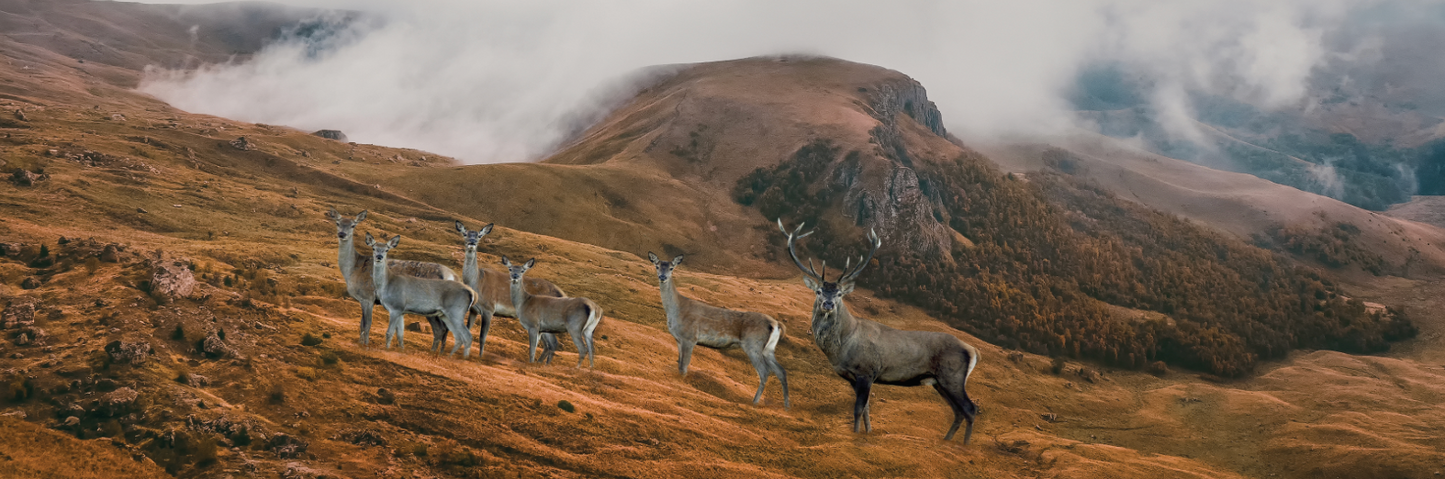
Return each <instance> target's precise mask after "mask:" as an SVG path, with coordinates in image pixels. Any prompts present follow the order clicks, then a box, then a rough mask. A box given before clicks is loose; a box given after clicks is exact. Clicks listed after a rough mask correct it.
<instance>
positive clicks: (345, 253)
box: [336, 234, 361, 283]
mask: <svg viewBox="0 0 1445 479" xmlns="http://www.w3.org/2000/svg"><path fill="white" fill-rule="evenodd" d="M355 240H356V235H354V234H350V235H346V239H344V240H341V248H340V251H338V252H337V255H336V266H338V267H340V268H341V276H342V277H345V278H346V282H347V283H350V282H351V272H352V271H355V270H356V263H358V262H359V261H360V260H361V258H360V257H358V255H357V254H356V241H355Z"/></svg>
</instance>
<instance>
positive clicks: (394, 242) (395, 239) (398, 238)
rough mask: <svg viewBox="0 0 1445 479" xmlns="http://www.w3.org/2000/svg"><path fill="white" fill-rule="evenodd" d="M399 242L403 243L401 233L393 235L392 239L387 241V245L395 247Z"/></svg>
mask: <svg viewBox="0 0 1445 479" xmlns="http://www.w3.org/2000/svg"><path fill="white" fill-rule="evenodd" d="M399 244H401V235H396V236H392V237H391V241H387V242H386V245H387V246H390V247H392V248H395V247H396V245H399Z"/></svg>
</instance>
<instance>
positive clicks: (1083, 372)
mask: <svg viewBox="0 0 1445 479" xmlns="http://www.w3.org/2000/svg"><path fill="white" fill-rule="evenodd" d="M1078 374H1079V377H1080V378H1083V379H1084V380H1085V381H1088V382H1091V383H1094V382H1098V381H1099V379H1101V378H1103V375H1101V374H1099V372H1098V371H1095V370H1093V369H1089V368H1085V367H1080V368H1079V371H1078Z"/></svg>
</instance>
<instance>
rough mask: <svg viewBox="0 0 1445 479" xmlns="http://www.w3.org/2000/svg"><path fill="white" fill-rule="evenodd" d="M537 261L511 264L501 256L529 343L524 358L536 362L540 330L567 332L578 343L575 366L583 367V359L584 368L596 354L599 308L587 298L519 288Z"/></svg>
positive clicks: (518, 320) (519, 318) (593, 361)
mask: <svg viewBox="0 0 1445 479" xmlns="http://www.w3.org/2000/svg"><path fill="white" fill-rule="evenodd" d="M536 264H537V259H536V258H533V259H530V260H527V262H526V263H524V264H520V265H514V264H512V262H511V261H509V260H508V259H507V257H506V256H503V257H502V265H503V266H506V267H507V270H508V272H510V273H511V276H510V277H511V280H512V304H514V305H516V306H517V322H520V323H522V327H523V328H525V329H526V330H527V336H528V339H529V341H528V342H529V343H530V345H531V347H530V348H529V349H528V350H527V361H528V362H535V361H536V360H535V359H534V358H536V356H537V340H538V338H540V337H541V334H542V333H567V334H569V335H571V336H572V344H575V345H577V367H579V368H580V367H582V360H583V359H587V360H588V362H587V367H589V368H590V367H593V366H595V365H596V362H597V355H596V354H595V345H594V343H593V342H592V331H593V330H595V329H597V323H599V322H601V321H602V307H600V306H597V303H594V302H592V300H590V299H587V298H553V297H551V296H535V295H533V294H531V293H528V292H527V290H526V289H524V288H523V287H522V283H523V281H524V280H523V275H525V274H527V270H529V269H532V266H534V265H536Z"/></svg>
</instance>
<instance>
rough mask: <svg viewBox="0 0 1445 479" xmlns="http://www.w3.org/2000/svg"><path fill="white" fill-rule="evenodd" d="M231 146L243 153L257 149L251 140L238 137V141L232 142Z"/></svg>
mask: <svg viewBox="0 0 1445 479" xmlns="http://www.w3.org/2000/svg"><path fill="white" fill-rule="evenodd" d="M231 146H232V147H234V148H235V149H237V150H241V151H249V150H254V149H256V145H253V144H251V142H250V140H247V139H246V137H244V136H240V137H236V139H234V140H231Z"/></svg>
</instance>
